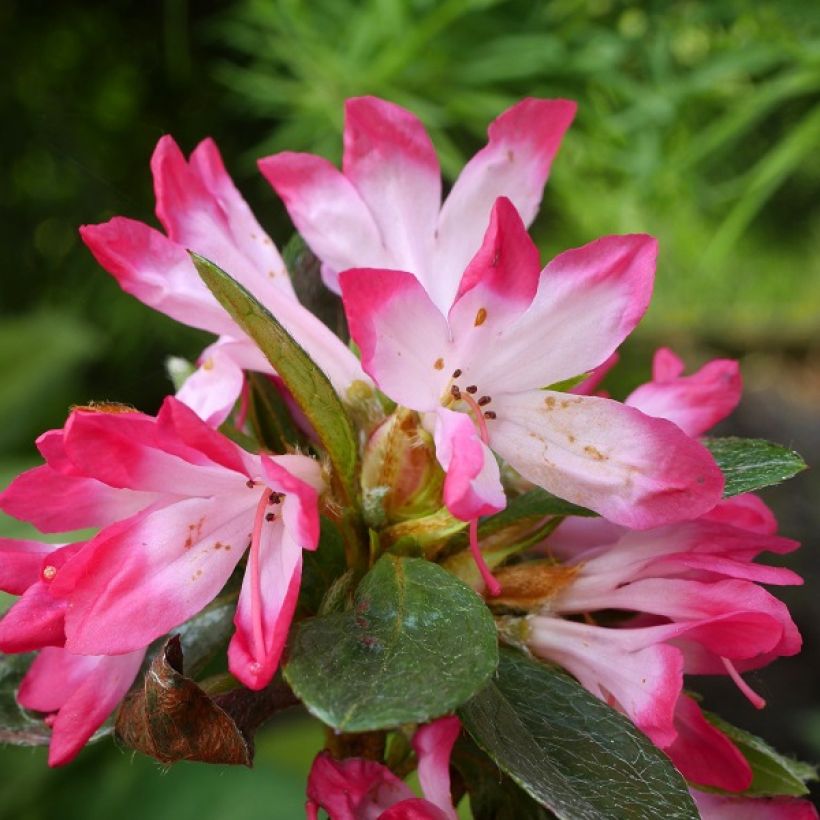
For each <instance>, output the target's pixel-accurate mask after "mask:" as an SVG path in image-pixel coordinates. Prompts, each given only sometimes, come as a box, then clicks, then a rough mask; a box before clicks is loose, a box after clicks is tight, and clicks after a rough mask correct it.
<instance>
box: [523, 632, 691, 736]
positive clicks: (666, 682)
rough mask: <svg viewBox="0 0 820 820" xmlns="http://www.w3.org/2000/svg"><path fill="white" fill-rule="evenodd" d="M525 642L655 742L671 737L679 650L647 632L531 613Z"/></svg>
mask: <svg viewBox="0 0 820 820" xmlns="http://www.w3.org/2000/svg"><path fill="white" fill-rule="evenodd" d="M529 624H530V634H529V639H528V641H527V644H528V646H529V648H530V649H531V650H532V651H533V652H534V653H535V654H536V655H538V656H539V657H542V658H545V659H547V660H551V661H554V662H555V663H557V664H559V665H560V666H563V667H564V668H565V669H566V670H567V671H568V672H569V673H570V674H572V675H574V676H575V677H576V678H577V679H578V681H579V682H580V683H581V685H582V686H583V687H584V688H585V689H587V690H588V691H589V692H591V693H592V694H593V695H595V696H596V697H598V698H600V699H601V700H603V701H606V702H607V703H609V704H610V705H618V706H620V707H621V709H623V711H624V712H625V713H626V714H627V715H628V716H629V718H630V719H631V720H632V721H633V722H634V723H635V725H636V726H637V727H638V728H639V729H640V730H641V731H642V732H644V733H646V734H647V735H649V737H650V738H651V739H652V741H653V742H654V743H656V744H657V745H659V746H661V747H664V746H668V745H670V744H671V743H672V742H673V741H674V739H675V735H676V730H675V728H674V711H675V704H676V702H677V699H678V696H679V695H680V692H681V687H682V685H683V658H682V657H681V653H680V651H679V650H677V649H675V648H673V647H671V646H665V645H663V644H660V643H658V642H657V640H656V638H655V636H654V635H652V634H651V633H650V631H649V630H640V629H629V630H627V629H623V630H613V629H604V628H602V627H598V626H590V625H588V624H582V623H575V622H573V621H565V620H562V619H560V618H548V617H543V616H534V617H531V618H530V619H529Z"/></svg>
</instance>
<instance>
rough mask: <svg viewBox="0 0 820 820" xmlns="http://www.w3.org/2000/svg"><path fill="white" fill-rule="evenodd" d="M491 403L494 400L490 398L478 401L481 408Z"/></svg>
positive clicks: (484, 397) (486, 397) (483, 397)
mask: <svg viewBox="0 0 820 820" xmlns="http://www.w3.org/2000/svg"><path fill="white" fill-rule="evenodd" d="M491 401H492V398H490V396H482V397H481V398H480V399H479V400H478V406H479V407H484V405H485V404H489V403H490V402H491Z"/></svg>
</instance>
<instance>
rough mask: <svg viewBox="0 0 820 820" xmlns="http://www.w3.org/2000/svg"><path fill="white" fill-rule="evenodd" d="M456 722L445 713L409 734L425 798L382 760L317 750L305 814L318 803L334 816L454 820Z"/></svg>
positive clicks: (338, 819)
mask: <svg viewBox="0 0 820 820" xmlns="http://www.w3.org/2000/svg"><path fill="white" fill-rule="evenodd" d="M460 730H461V724H460V722H459V720H458V718H456V717H444V718H439V719H438V720H435V721H433V722H432V723H428V724H426V725H425V726H421V727H419V728H418V729H417V730H416V733H415V734H414V735H413V750H414V751H415V752H416V756H417V758H418V776H419V782H420V784H421V790H422V793H423V794H424V798H419V797H416V796H415V795H414V794H413V792H412V791H411V789H410V787H409V786H408V785H407V784H406V783H405V782H404V781H402V780H400V779H399V778H398V777H396V775H394V774H393V772H391V771H390V769H388V768H387V767H386V766H383V765H382V764H381V763H377V762H375V761H372V760H364V759H362V758H348V759H346V760H334V759H333V758H332V757H331V756H330V755H329V754H328V753H327V752H322V753H321V754H319V755H318V756H317V757H316V759H315V760H314V761H313V767H312V768H311V770H310V775H309V776H308V788H307V796H308V802H307V816H308V820H316V818H317V817H318V816H319V815H318V811H319V809H320V808H322V809H324V810H325V811H327V813H328V815H329V816H330V817H331V818H333V820H456V817H457V815H456V810H455V808H454V806H453V802H452V798H451V796H450V755H451V753H452V750H453V745H454V744H455V742H456V739H457V738H458V734H459V731H460Z"/></svg>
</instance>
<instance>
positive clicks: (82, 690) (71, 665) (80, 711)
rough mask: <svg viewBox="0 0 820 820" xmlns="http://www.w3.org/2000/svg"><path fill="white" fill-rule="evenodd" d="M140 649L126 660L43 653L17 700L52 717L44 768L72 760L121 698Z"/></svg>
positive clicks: (135, 668)
mask: <svg viewBox="0 0 820 820" xmlns="http://www.w3.org/2000/svg"><path fill="white" fill-rule="evenodd" d="M144 657H145V649H139V650H138V651H136V652H131V653H129V654H126V655H113V656H93V655H72V654H71V653H70V652H67V651H66V650H64V649H57V648H47V649H44V650H43V651H42V652H40V654H39V655H38V656H37V657H36V658H35V659H34V663H33V664H32V665H31V667H30V669H29V670H28V672H27V673H26V676H25V677H24V678H23V682H22V683H21V684H20V690H19V691H18V693H17V699H18V700H19V702H20V704H21V705H22V706H24V707H25V708H26V709H33V710H34V711H37V712H49V713H54V712H57V717H56V719H55V720H54V722H53V723H52V727H51V732H52V734H51V743H50V744H49V752H48V765H49V766H62V765H63V764H65V763H69V762H70V761H71V760H73V759H74V758H75V757H76V756H77V754H78V753H79V751H80V749H82V747H83V746H85V744H86V743H87V742H88V740H89V738H90V737H91V736H92V735H93V734H94V732H96V731H97V729H99V728H100V726H102V724H103V723H104V722H105V720H106V718H107V717H108V716H109V715H110V714H111V713H112V712H113V711H114V709H115V708H116V707H117V705H118V704H119V702H120V701H121V700H122V699H123V698H124V697H125V694H126V692H128V690H129V688H130V687H131V684H132V683H133V682H134V678H135V677H136V676H137V672H139V669H140V665H141V664H142V660H143V658H144Z"/></svg>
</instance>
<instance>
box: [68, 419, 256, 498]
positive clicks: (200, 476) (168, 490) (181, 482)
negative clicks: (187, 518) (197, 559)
mask: <svg viewBox="0 0 820 820" xmlns="http://www.w3.org/2000/svg"><path fill="white" fill-rule="evenodd" d="M182 406H183V407H184V405H182ZM135 415H136V414H130V413H121V414H110V413H97V412H77V411H75V412H74V413H72V415H71V417H70V418H69V420H68V422H67V424H66V428H65V430H66V438H65V448H66V453H67V454H68V456H69V458H70V459H71V461H72V463H73V464H74V465H76V467H77V468H78V469H80V470H82V472H84V473H85V474H86V475H93V476H94V477H95V478H97V479H99V480H100V481H103V482H105V483H106V484H108V485H109V486H111V487H122V488H127V489H136V490H142V491H146V492H155V493H165V494H169V495H172V496H190V495H219V494H225V493H231V492H235V491H237V490H239V489H240V488H241V487H242V486H243V485H244V483H245V481H246V480H247V474H243V473H238V472H235V471H233V470H228V469H226V468H225V467H223V466H222V465H220V464H215V463H213V462H212V461H210V460H209V459H208V458H207V457H206V456H205V455H204V454H203V453H201V452H200V451H198V450H195V449H194V448H191V447H186V446H185V445H183V444H182V443H181V442H179V441H171V442H168V441H167V440H166V441H164V442H161V441H159V440H158V438H157V436H158V432H157V430H156V423H155V420H154V419H150V421H151V426H147V427H145V428H141V427H140V426H139V425H136V424H134V422H135V421H137V419H131V418H129V416H135Z"/></svg>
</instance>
